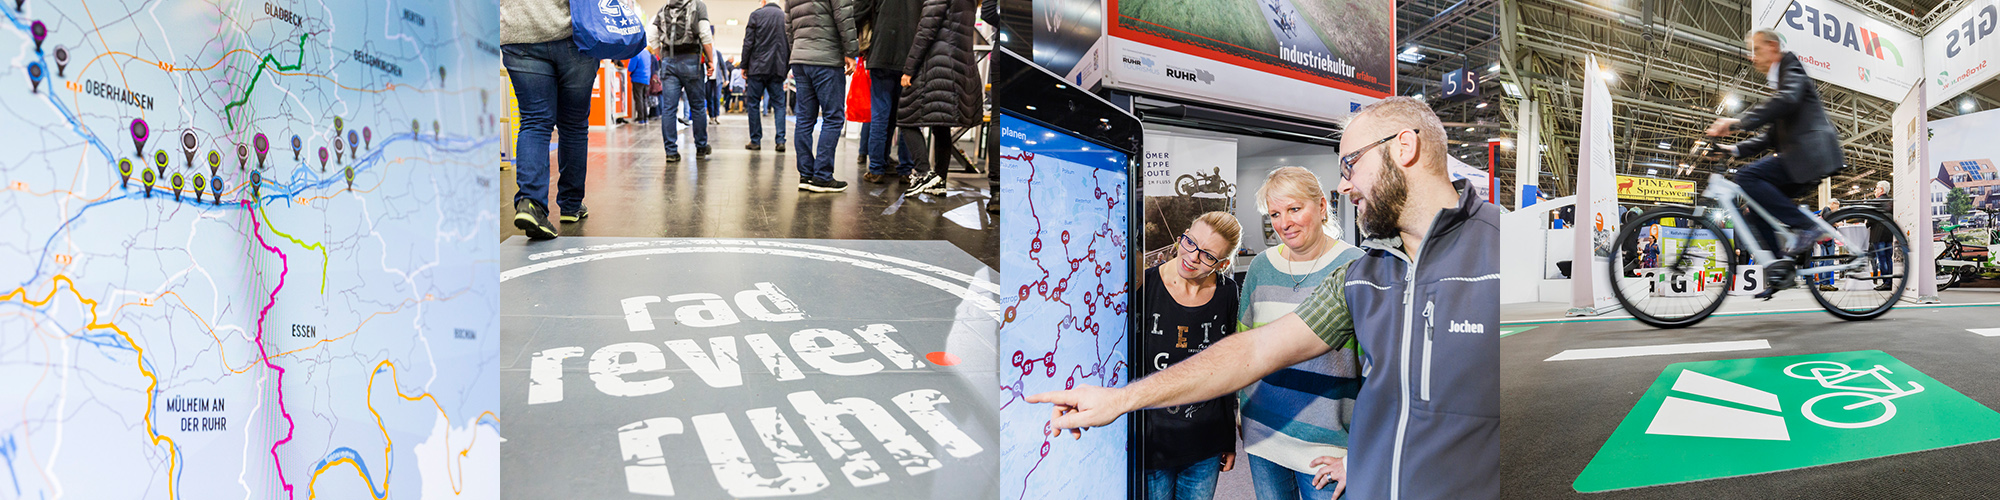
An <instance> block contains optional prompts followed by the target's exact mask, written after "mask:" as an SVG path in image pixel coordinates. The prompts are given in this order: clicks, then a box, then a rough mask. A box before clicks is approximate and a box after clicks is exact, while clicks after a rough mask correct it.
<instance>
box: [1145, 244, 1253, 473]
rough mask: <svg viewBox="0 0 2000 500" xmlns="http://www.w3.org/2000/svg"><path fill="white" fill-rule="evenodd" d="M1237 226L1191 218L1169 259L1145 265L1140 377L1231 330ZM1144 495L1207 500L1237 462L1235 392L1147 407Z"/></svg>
mask: <svg viewBox="0 0 2000 500" xmlns="http://www.w3.org/2000/svg"><path fill="white" fill-rule="evenodd" d="M1242 232H1243V228H1242V226H1241V225H1240V224H1238V223H1237V222H1236V217H1235V216H1233V215H1229V212H1209V213H1205V214H1201V216H1199V217H1196V218H1195V220H1194V222H1193V223H1192V224H1189V225H1188V230H1187V232H1184V233H1181V234H1180V236H1178V237H1176V240H1175V243H1174V249H1175V252H1174V257H1173V258H1171V259H1168V260H1167V261H1166V262H1165V263H1163V264H1160V265H1159V266H1157V267H1153V268H1150V269H1147V270H1146V276H1145V281H1144V282H1142V284H1141V290H1140V293H1141V294H1143V295H1142V296H1141V297H1142V299H1141V300H1142V302H1141V304H1144V305H1145V308H1146V311H1145V312H1144V316H1143V317H1144V318H1145V319H1144V321H1145V322H1146V323H1145V327H1146V330H1145V335H1143V336H1142V340H1141V341H1140V347H1141V348H1142V349H1144V354H1145V359H1146V363H1145V365H1144V366H1142V367H1140V369H1139V370H1138V371H1139V372H1140V373H1139V375H1142V376H1143V375H1146V374H1150V373H1152V372H1155V371H1159V370H1165V369H1167V367H1168V366H1171V365H1173V364H1174V363H1178V362H1180V361H1181V360H1184V359H1187V358H1189V357H1192V356H1194V355H1195V353H1198V352H1201V350H1202V349H1207V348H1208V346H1209V344H1212V343H1214V342H1215V341H1218V340H1222V337H1224V336H1227V335H1229V334H1231V333H1235V332H1236V324H1237V323H1238V321H1237V320H1236V311H1237V307H1236V299H1237V288H1236V283H1235V280H1231V279H1230V278H1229V266H1230V256H1232V255H1235V254H1236V246H1237V243H1238V240H1239V238H1240V237H1241V236H1242ZM1140 415H1141V418H1144V419H1146V425H1147V428H1146V435H1145V440H1146V441H1145V448H1144V449H1145V450H1146V456H1145V457H1144V462H1143V463H1144V467H1145V470H1146V493H1147V498H1150V499H1153V500H1208V499H1210V498H1213V497H1214V496H1215V483H1216V479H1217V478H1218V477H1219V475H1220V474H1221V473H1222V472H1225V471H1228V470H1230V469H1231V468H1234V467H1235V466H1236V398H1231V397H1228V396H1223V397H1219V398H1215V399H1211V400H1208V401H1202V402H1199V403H1194V404H1188V405H1181V406H1174V407H1168V408H1159V409H1153V410H1145V411H1142V412H1140Z"/></svg>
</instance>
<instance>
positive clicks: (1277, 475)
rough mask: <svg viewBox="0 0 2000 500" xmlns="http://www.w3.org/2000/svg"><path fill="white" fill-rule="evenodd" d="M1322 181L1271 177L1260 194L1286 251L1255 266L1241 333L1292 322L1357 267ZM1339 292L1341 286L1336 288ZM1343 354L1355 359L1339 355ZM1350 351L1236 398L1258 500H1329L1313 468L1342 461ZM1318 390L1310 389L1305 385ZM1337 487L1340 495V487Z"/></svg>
mask: <svg viewBox="0 0 2000 500" xmlns="http://www.w3.org/2000/svg"><path fill="white" fill-rule="evenodd" d="M1326 193H1327V191H1326V190H1325V189H1322V188H1321V187H1320V183H1319V176H1316V175H1313V173H1312V171H1310V170H1306V169H1305V168H1304V167H1281V168H1278V169H1276V170H1272V171H1271V174H1270V176H1268V177H1266V178H1265V179H1264V186H1263V187H1260V188H1257V206H1258V209H1259V210H1261V211H1263V212H1264V214H1265V215H1268V216H1270V217H1271V230H1272V231H1273V232H1275V233H1277V236H1278V239H1279V241H1281V242H1282V243H1283V245H1282V246H1278V247H1274V248H1271V249H1268V250H1265V251H1264V252H1263V253H1260V254H1257V257H1256V258H1255V259H1252V260H1251V261H1250V270H1249V271H1248V272H1246V273H1244V275H1243V299H1242V301H1241V304H1240V305H1239V306H1237V307H1239V308H1241V311H1240V312H1238V313H1237V316H1236V317H1237V324H1236V330H1237V331H1246V330H1250V329H1252V328H1263V327H1264V326H1265V325H1269V324H1271V323H1273V322H1276V321H1278V319H1280V318H1283V317H1284V316H1285V315H1286V314H1291V313H1292V312H1293V311H1294V310H1296V309H1298V307H1299V304H1301V303H1304V302H1305V301H1306V298H1307V297H1310V296H1312V294H1313V292H1315V291H1317V290H1319V288H1320V287H1321V286H1322V285H1324V284H1325V280H1326V277H1327V276H1329V275H1331V274H1333V270H1335V269H1339V268H1341V267H1343V266H1346V265H1347V263H1349V262H1353V261H1354V260H1355V259H1359V258H1361V255H1362V254H1363V253H1364V252H1363V251H1362V250H1361V248H1360V247H1356V246H1354V245H1351V244H1348V243H1347V242H1345V241H1341V239H1340V238H1337V237H1334V236H1333V234H1331V232H1332V231H1333V229H1332V224H1331V221H1332V217H1331V216H1332V215H1333V210H1332V208H1333V207H1332V204H1331V203H1329V202H1328V200H1327V197H1326ZM1334 286H1338V285H1337V284H1335V285H1334ZM1342 350H1347V351H1349V352H1341V351H1342ZM1351 350H1352V349H1351V348H1350V347H1349V346H1342V347H1339V348H1336V349H1335V351H1336V352H1334V353H1333V354H1332V355H1329V356H1319V357H1315V358H1312V359H1310V360H1306V361H1305V362H1302V363H1298V364H1295V365H1292V366H1290V367H1286V368H1285V369H1282V370H1278V371H1277V372H1276V373H1272V374H1270V375H1267V376H1265V377H1264V378H1262V379H1259V380H1258V381H1257V382H1256V383H1253V384H1250V387H1247V388H1244V389H1243V391H1242V392H1240V393H1239V395H1240V397H1239V399H1241V400H1242V414H1243V418H1242V419H1241V422H1242V428H1243V451H1244V452H1245V453H1248V454H1249V455H1250V457H1249V458H1250V460H1249V467H1250V480H1251V484H1252V485H1253V486H1255V488H1256V491H1257V499H1258V500H1300V499H1308V500H1331V499H1332V498H1333V489H1331V488H1326V487H1325V484H1324V483H1321V484H1314V483H1315V480H1316V479H1318V477H1317V476H1318V473H1317V472H1318V471H1316V470H1315V469H1318V467H1315V466H1313V465H1312V462H1313V460H1314V459H1317V458H1319V457H1324V456H1334V457H1339V456H1346V454H1347V437H1348V436H1347V431H1348V427H1349V426H1350V425H1352V424H1353V420H1354V395H1355V394H1356V393H1357V392H1359V391H1360V390H1361V370H1360V366H1359V365H1356V364H1355V363H1350V362H1348V361H1351V360H1353V359H1356V358H1355V353H1353V352H1351ZM1307 380H1311V381H1320V382H1323V383H1324V386H1321V387H1308V386H1306V385H1305V384H1301V383H1300V382H1302V381H1307ZM1335 486H1336V487H1338V485H1335Z"/></svg>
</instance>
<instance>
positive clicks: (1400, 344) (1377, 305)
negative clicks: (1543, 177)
mask: <svg viewBox="0 0 2000 500" xmlns="http://www.w3.org/2000/svg"><path fill="white" fill-rule="evenodd" d="M1453 187H1455V188H1457V189H1458V190H1459V191H1460V196H1459V203H1458V206H1457V207H1454V208H1451V209H1447V210H1441V211H1439V212H1438V215H1437V218H1436V219H1435V220H1434V221H1433V222H1432V223H1431V229H1430V235H1429V236H1428V237H1426V238H1424V240H1423V245H1422V247H1421V249H1420V253H1419V254H1418V255H1417V259H1416V260H1414V261H1412V260H1411V259H1410V256H1409V255H1408V254H1406V253H1405V252H1404V251H1403V244H1402V239H1401V238H1400V237H1391V238H1381V239H1371V240H1367V241H1363V242H1362V243H1361V247H1362V248H1363V249H1365V250H1367V254H1366V255H1364V256H1362V257H1361V258H1360V259H1357V260H1355V261H1354V262H1353V263H1352V264H1349V265H1348V266H1347V267H1345V268H1343V269H1340V270H1338V271H1336V272H1335V274H1334V275H1332V276H1328V279H1331V280H1335V281H1334V282H1337V283H1340V284H1341V285H1342V286H1341V287H1339V290H1340V291H1341V292H1344V293H1315V294H1313V297H1311V298H1308V299H1307V300H1306V302H1305V303H1304V304H1301V305H1300V311H1299V312H1298V314H1299V317H1300V318H1301V319H1304V320H1305V321H1306V323H1307V324H1308V325H1313V330H1314V333H1315V334H1317V335H1319V336H1320V338H1321V339H1322V340H1325V341H1327V343H1328V344H1329V345H1335V346H1339V345H1342V344H1345V343H1347V342H1355V343H1357V344H1358V345H1359V346H1360V351H1361V354H1360V356H1361V366H1362V376H1363V377H1364V378H1365V379H1366V380H1367V382H1365V383H1363V384H1362V387H1361V393H1360V394H1359V395H1358V396H1357V397H1356V398H1355V406H1354V424H1353V426H1352V428H1351V431H1350V432H1349V434H1348V436H1349V437H1348V446H1349V448H1348V455H1347V460H1348V465H1347V480H1348V487H1347V492H1348V493H1347V498H1354V499H1369V500H1380V499H1386V500H1431V499H1497V498H1499V497H1500V444H1499V437H1500V436H1499V428H1500V252H1499V250H1498V248H1499V241H1500V225H1499V217H1500V216H1499V211H1498V210H1496V209H1495V208H1494V207H1493V205H1491V204H1488V203H1486V202H1484V201H1482V200H1480V199H1478V198H1477V197H1476V195H1475V194H1474V192H1473V190H1472V189H1470V188H1469V186H1467V185H1466V184H1465V183H1464V181H1459V182H1454V183H1453ZM1331 288H1333V287H1327V286H1321V287H1320V290H1321V291H1327V290H1329V289H1331ZM1343 299H1344V303H1339V302H1342V301H1343ZM1349 320H1351V322H1350V321H1349ZM1348 332H1351V333H1348ZM1350 335H1351V336H1350Z"/></svg>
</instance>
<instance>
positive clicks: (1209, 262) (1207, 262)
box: [1181, 233, 1222, 267]
mask: <svg viewBox="0 0 2000 500" xmlns="http://www.w3.org/2000/svg"><path fill="white" fill-rule="evenodd" d="M1181 248H1182V249H1183V250H1193V251H1194V253H1195V263H1197V264H1201V265H1204V266H1209V267H1215V265H1216V264H1220V263H1222V258H1221V257H1216V256H1215V254H1212V253H1208V251H1207V250H1202V249H1201V246H1199V245H1196V244H1194V238H1189V237H1188V235H1187V234H1186V233H1182V234H1181Z"/></svg>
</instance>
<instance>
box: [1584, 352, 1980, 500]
mask: <svg viewBox="0 0 2000 500" xmlns="http://www.w3.org/2000/svg"><path fill="white" fill-rule="evenodd" d="M1995 439H2000V412H1994V411H1993V410H1992V409H1990V408H1987V407H1986V406H1985V405H1981V404H1980V403H1979V402H1977V401H1973V400H1972V399H1971V398H1968V397H1966V396H1965V395H1964V394H1961V393H1959V392H1958V391H1956V390H1953V389H1952V388H1950V387H1947V386H1945V385H1944V384H1943V383H1939V382H1938V381H1937V380H1936V379H1932V378H1931V377H1930V376H1928V375H1925V374H1923V372H1919V371H1917V369H1915V368H1912V367H1910V366H1909V365H1907V364H1904V363H1903V362H1902V361H1900V360H1897V359H1896V358H1895V357H1893V356H1890V355H1888V354H1886V353H1883V352H1882V351H1851V352H1836V353H1825V354H1807V355H1798V356H1778V357H1767V358H1748V359H1732V360H1720V361H1697V362H1687V363H1675V364H1672V365H1668V366H1667V368H1666V370H1665V371H1664V372H1662V373H1661V374H1660V377H1659V378H1658V379H1657V380H1655V381H1654V382H1653V385H1652V387H1651V388H1650V389H1648V390H1647V391H1646V393H1645V395H1643V396H1641V397H1640V399H1639V402H1638V404H1636V405H1634V406H1633V407H1632V411H1631V412H1630V413H1627V414H1626V416H1625V420H1624V421H1623V422H1622V423H1620V424H1619V425H1618V428H1617V430H1615V431H1613V432H1612V434H1611V437H1610V438H1609V439H1607V440H1606V441H1605V443H1604V446H1603V447H1602V448H1600V449H1599V450H1598V451H1597V455H1596V456H1595V457H1594V458H1592V459H1591V460H1590V463H1589V465H1586V466H1584V469H1583V472H1582V473H1581V474H1579V475H1578V476H1577V478H1576V480H1575V482H1574V483H1572V485H1571V487H1573V488H1575V489H1576V491H1578V492H1583V493H1594V492H1600V491H1610V490H1620V489H1629V488H1641V487H1647V486H1658V485H1664V484H1674V483H1684V482H1691V481H1701V480H1707V479H1719V478H1726V477H1736V476H1744V475H1751V474H1762V473H1768V472H1778V471H1785V470H1791V469H1799V468H1805V467H1814V466H1819V465H1827V464H1834V463H1841V462H1851V461H1855V460H1864V459H1869V458H1878V457H1885V456H1889V455H1897V454H1903V453H1913V452H1918V451H1924V450H1932V449H1938V448H1945V447H1950V446H1958V445H1964V444H1971V443H1978V442H1983V441H1991V440H1995Z"/></svg>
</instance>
